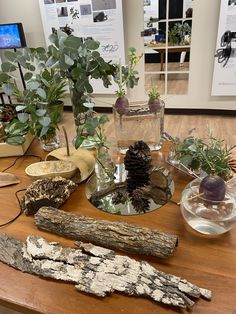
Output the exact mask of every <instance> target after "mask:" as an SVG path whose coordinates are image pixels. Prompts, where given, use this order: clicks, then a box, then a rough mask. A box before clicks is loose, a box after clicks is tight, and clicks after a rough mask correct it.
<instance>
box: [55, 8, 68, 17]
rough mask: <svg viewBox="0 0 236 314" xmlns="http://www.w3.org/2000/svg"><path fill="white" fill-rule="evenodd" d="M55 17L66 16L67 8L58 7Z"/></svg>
mask: <svg viewBox="0 0 236 314" xmlns="http://www.w3.org/2000/svg"><path fill="white" fill-rule="evenodd" d="M57 16H58V17H64V16H68V10H67V7H59V8H57Z"/></svg>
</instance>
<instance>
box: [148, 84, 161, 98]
mask: <svg viewBox="0 0 236 314" xmlns="http://www.w3.org/2000/svg"><path fill="white" fill-rule="evenodd" d="M159 97H160V93H159V92H158V90H157V86H156V85H154V84H152V86H151V90H150V91H149V93H148V98H149V99H150V100H155V99H158V98H159Z"/></svg>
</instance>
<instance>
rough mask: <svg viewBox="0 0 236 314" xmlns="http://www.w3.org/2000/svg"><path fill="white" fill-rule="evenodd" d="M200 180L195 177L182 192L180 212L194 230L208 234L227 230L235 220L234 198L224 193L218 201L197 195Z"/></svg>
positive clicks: (235, 207) (235, 203)
mask: <svg viewBox="0 0 236 314" xmlns="http://www.w3.org/2000/svg"><path fill="white" fill-rule="evenodd" d="M199 184H200V180H199V179H195V180H193V181H192V182H190V184H188V185H187V186H186V188H185V189H184V190H183V192H182V198H181V212H182V215H183V217H184V219H185V221H186V222H187V224H188V225H189V226H190V227H192V228H193V229H194V230H196V231H198V232H200V233H202V234H208V235H217V234H222V233H225V232H227V231H229V230H230V229H231V228H232V227H233V223H234V222H235V221H236V200H235V197H234V196H232V194H229V193H226V196H225V199H224V200H223V201H220V202H216V201H209V200H206V199H204V198H202V197H201V196H199Z"/></svg>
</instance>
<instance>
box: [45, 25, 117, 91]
mask: <svg viewBox="0 0 236 314" xmlns="http://www.w3.org/2000/svg"><path fill="white" fill-rule="evenodd" d="M49 39H50V41H51V43H52V44H51V45H50V46H49V48H48V55H49V57H50V58H49V61H50V65H51V66H52V67H53V68H55V69H58V70H59V71H60V74H61V75H62V76H63V77H65V78H67V79H68V80H69V82H70V86H71V87H72V88H74V89H76V91H77V93H80V94H90V93H92V92H93V87H92V85H91V79H102V81H103V85H104V86H105V87H109V85H111V79H112V75H113V74H114V72H115V66H114V65H112V64H111V63H110V62H106V61H105V60H104V59H103V58H102V57H101V55H100V53H99V52H98V48H99V46H100V44H99V42H97V41H95V40H93V39H87V40H85V41H84V42H83V41H82V40H81V39H80V38H78V37H76V36H73V35H67V34H65V33H64V32H61V31H57V34H51V35H50V37H49Z"/></svg>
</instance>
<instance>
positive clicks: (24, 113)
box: [17, 112, 29, 123]
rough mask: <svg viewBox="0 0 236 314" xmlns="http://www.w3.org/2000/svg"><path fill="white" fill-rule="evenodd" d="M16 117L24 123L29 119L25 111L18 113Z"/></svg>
mask: <svg viewBox="0 0 236 314" xmlns="http://www.w3.org/2000/svg"><path fill="white" fill-rule="evenodd" d="M17 118H18V119H19V121H20V122H22V123H25V122H27V121H28V120H29V114H28V113H26V112H22V113H18V114H17Z"/></svg>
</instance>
